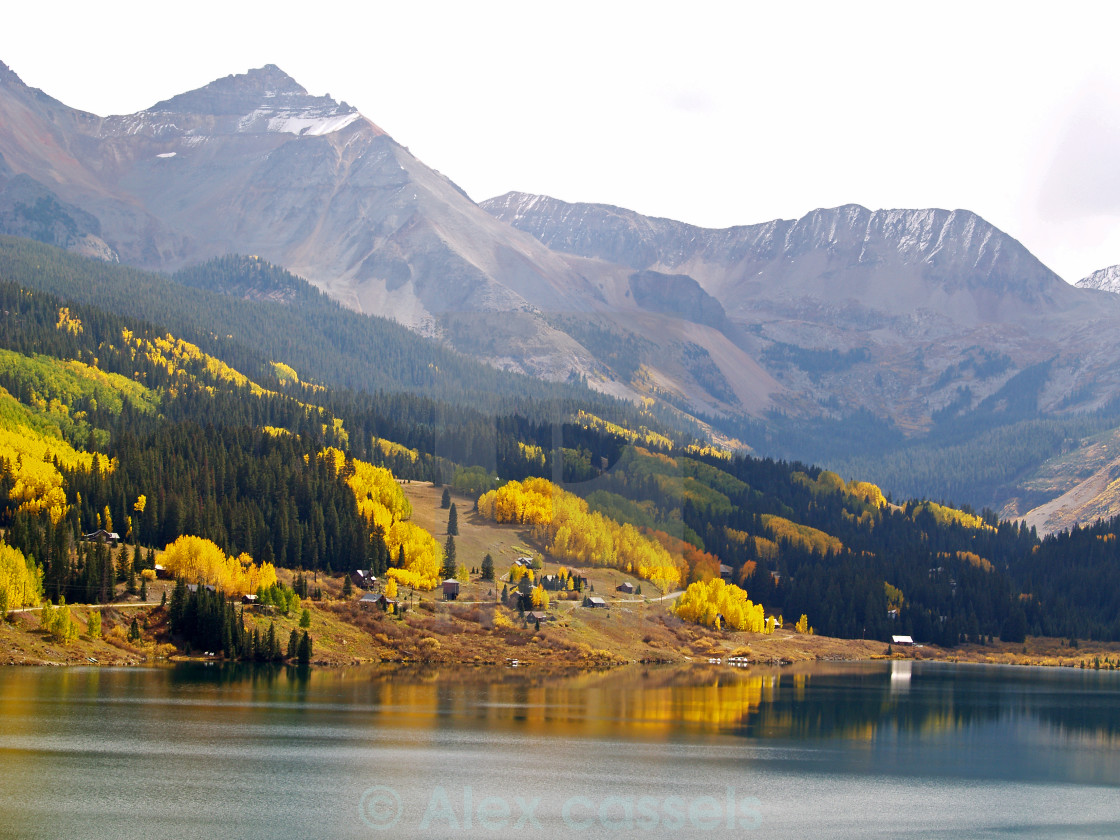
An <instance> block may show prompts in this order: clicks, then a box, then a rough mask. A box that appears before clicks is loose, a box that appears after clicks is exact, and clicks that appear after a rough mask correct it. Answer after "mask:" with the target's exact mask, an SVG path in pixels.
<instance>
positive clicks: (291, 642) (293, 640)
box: [287, 628, 299, 659]
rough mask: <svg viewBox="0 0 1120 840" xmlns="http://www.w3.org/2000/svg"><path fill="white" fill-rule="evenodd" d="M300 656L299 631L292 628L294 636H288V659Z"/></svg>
mask: <svg viewBox="0 0 1120 840" xmlns="http://www.w3.org/2000/svg"><path fill="white" fill-rule="evenodd" d="M297 656H299V631H298V630H296V629H295V628H292V634H291V635H290V636H288V656H287V658H288V659H295V658H296V657H297Z"/></svg>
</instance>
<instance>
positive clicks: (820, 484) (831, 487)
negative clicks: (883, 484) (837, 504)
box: [792, 470, 887, 508]
mask: <svg viewBox="0 0 1120 840" xmlns="http://www.w3.org/2000/svg"><path fill="white" fill-rule="evenodd" d="M792 478H793V480H794V481H796V482H799V483H800V484H804V485H805V486H806V487H808V488H809V489H810V490H812V491H813V494H814V495H817V494H821V493H843V494H845V495H847V496H851V497H852V498H853V499H856V500H858V501H860V502H862V503H864V504H867V505H870V506H872V507H874V508H879V507H882V506H883V505H885V504H886V503H887V497H886V496H884V495H883V491H882V490H881V489H879V487H878V486H877V485H875V484H872V483H871V482H869V481H856V480H855V479H852V480H851V481H849V482H848V483H847V484H845V483H844V479H842V478H841V477H840V476H839V475H837V474H836V473H834V472H832V471H831V470H821V473H820V475H818V476H817V477H816V479H815V480H814V479H812V478H809V476H808V475H807V474H806V473H803V472H795V473H793V475H792Z"/></svg>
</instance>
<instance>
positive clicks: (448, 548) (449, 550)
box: [443, 534, 456, 580]
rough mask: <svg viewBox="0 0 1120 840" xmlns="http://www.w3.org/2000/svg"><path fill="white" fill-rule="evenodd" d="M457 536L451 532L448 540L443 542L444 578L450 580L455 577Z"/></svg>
mask: <svg viewBox="0 0 1120 840" xmlns="http://www.w3.org/2000/svg"><path fill="white" fill-rule="evenodd" d="M455 566H456V564H455V538H454V537H453V536H451V534H448V535H447V540H446V541H445V542H444V544H443V579H444V580H449V579H451V578H453V577H455Z"/></svg>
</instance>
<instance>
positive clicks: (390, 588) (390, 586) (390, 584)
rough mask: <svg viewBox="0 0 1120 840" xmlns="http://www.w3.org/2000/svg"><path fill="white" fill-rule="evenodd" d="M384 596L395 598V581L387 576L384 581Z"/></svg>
mask: <svg viewBox="0 0 1120 840" xmlns="http://www.w3.org/2000/svg"><path fill="white" fill-rule="evenodd" d="M385 597H386V598H396V597H397V582H396V581H395V580H394V579H393V578H388V579H387V580H386V581H385Z"/></svg>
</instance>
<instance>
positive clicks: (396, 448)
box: [373, 438, 420, 464]
mask: <svg viewBox="0 0 1120 840" xmlns="http://www.w3.org/2000/svg"><path fill="white" fill-rule="evenodd" d="M373 445H374V446H376V447H377V448H378V449H380V450H381V454H382V455H384V456H385V457H386V458H388V457H390V456H393V455H403V456H404V457H405V458H408V460H410V461H412V463H414V464H415V463H416V461H417V459H418V458H419V457H420V453H419V452H418V451H416V450H415V449H409V448H408V447H406V446H401V445H400V444H399V443H394V442H393V441H391V440H385V439H383V438H374V439H373Z"/></svg>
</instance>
